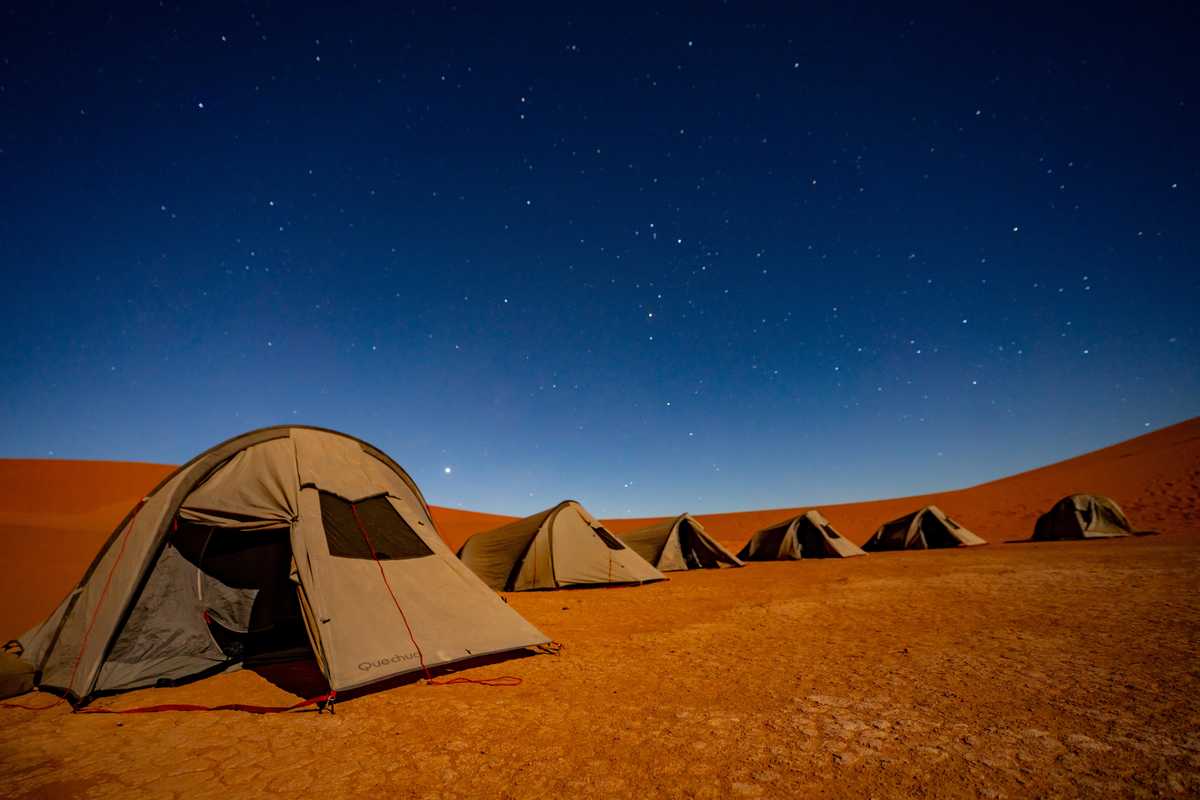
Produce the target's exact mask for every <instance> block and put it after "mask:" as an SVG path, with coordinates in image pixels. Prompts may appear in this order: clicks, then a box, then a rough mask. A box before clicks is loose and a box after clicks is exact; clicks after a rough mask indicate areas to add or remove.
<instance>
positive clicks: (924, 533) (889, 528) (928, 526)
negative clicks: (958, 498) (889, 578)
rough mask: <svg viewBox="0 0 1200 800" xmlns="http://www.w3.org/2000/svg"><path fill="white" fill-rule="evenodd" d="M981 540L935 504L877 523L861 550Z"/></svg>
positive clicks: (972, 543)
mask: <svg viewBox="0 0 1200 800" xmlns="http://www.w3.org/2000/svg"><path fill="white" fill-rule="evenodd" d="M980 544H987V542H986V541H984V540H983V539H981V538H979V537H978V536H976V535H975V534H973V533H971V532H970V531H969V530H967V529H966V528H964V527H963V526H962V525H959V524H958V523H957V522H955V521H954V520H952V519H950V517H948V516H946V514H945V512H943V511H942V510H941V509H940V508H938V507H937V506H925V507H924V508H922V509H920V510H918V511H914V512H913V513H911V514H908V515H906V516H903V517H900V518H899V519H894V520H892V521H891V522H885V523H883V524H882V525H880V526H879V530H877V531H875V534H874V535H873V536H872V537H871V538H870V539H868V540H867V541H866V543H865V544H864V545H863V550H866V551H867V552H872V551H875V550H933V549H935V548H942V547H973V546H975V545H980Z"/></svg>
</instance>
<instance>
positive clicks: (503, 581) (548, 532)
mask: <svg viewBox="0 0 1200 800" xmlns="http://www.w3.org/2000/svg"><path fill="white" fill-rule="evenodd" d="M458 557H459V558H461V559H462V561H463V563H464V564H466V565H467V566H468V567H470V568H471V570H473V571H474V573H475V574H476V575H478V576H479V577H480V578H481V579H482V580H483V582H484V583H486V584H487V585H488V586H490V587H492V588H493V589H495V590H496V591H498V592H500V591H509V592H522V591H527V590H530V589H561V588H564V587H568V586H596V585H601V584H614V583H648V582H650V581H661V580H665V579H666V576H664V575H663V574H662V573H661V572H659V571H658V570H656V569H655V568H654V567H652V566H650V564H649V563H647V562H646V560H645V559H643V558H642V557H641V556H639V555H638V554H637V553H635V552H634V551H633V550H630V549H629V548H628V547H626V546H625V545H624V544H622V543H621V540H620V539H618V538H617V537H615V536H613V535H612V534H611V533H609V531H608V529H607V528H605V527H604V526H603V525H601V524H600V522H599V521H598V520H597V519H596V518H595V517H593V516H592V515H591V514H589V513H588V512H587V511H586V510H585V509H584V507H583V506H581V505H579V503H577V502H575V501H574V500H564V501H562V502H561V503H559V504H558V505H556V506H554V508H548V509H546V510H545V511H540V512H538V513H537V514H534V515H533V516H532V517H526V518H525V519H519V520H517V521H516V522H512V523H509V524H508V525H505V526H503V527H500V528H496V529H495V530H491V531H485V532H483V533H477V534H475V535H474V536H472V537H471V538H470V539H467V541H466V542H465V543H464V544H463V546H462V547H461V548H459V551H458Z"/></svg>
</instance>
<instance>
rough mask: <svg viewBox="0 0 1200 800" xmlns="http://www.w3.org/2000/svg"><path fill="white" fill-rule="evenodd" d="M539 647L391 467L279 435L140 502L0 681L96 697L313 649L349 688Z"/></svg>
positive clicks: (358, 449)
mask: <svg viewBox="0 0 1200 800" xmlns="http://www.w3.org/2000/svg"><path fill="white" fill-rule="evenodd" d="M546 641H548V640H547V637H546V636H545V635H543V634H542V633H541V632H540V631H538V630H537V629H536V628H534V627H533V626H532V625H530V624H529V623H528V622H526V621H525V620H524V619H522V618H521V616H520V615H518V614H517V613H516V612H515V611H513V610H512V609H511V608H509V607H508V605H506V604H505V603H504V602H503V600H502V599H501V598H499V597H497V596H496V595H495V593H493V592H491V591H490V590H489V589H488V588H487V587H486V586H484V585H483V583H482V582H480V581H479V579H478V578H476V577H475V575H474V574H473V573H472V572H471V571H470V570H469V569H467V568H466V567H465V566H463V564H462V563H461V562H459V560H458V559H456V558H455V557H454V555H453V553H451V552H450V550H449V548H448V547H446V545H445V544H444V543H443V542H442V540H441V538H440V537H439V536H438V533H437V530H436V529H435V527H434V523H433V519H432V518H431V517H430V515H429V507H428V506H427V505H426V504H425V499H424V498H423V497H422V496H421V493H420V491H419V490H418V489H417V486H416V484H415V483H414V482H413V480H412V478H410V477H409V476H408V474H407V473H406V472H405V471H404V470H403V469H402V468H401V467H400V466H399V465H398V464H396V462H395V461H393V460H392V459H391V458H389V457H388V456H387V455H385V454H384V453H382V452H381V451H379V450H377V449H375V448H374V447H372V446H370V445H368V444H366V443H364V442H361V441H359V440H357V439H354V438H352V437H350V436H346V435H344V434H340V433H336V432H334V431H327V430H322V429H318V428H307V427H298V426H289V427H276V428H266V429H263V430H258V431H253V432H251V433H247V434H243V435H242V436H238V437H236V438H234V439H230V440H229V441H227V442H225V443H223V444H220V445H217V446H216V447H214V448H212V449H211V450H208V451H207V452H205V453H202V454H201V455H199V456H197V457H196V458H195V459H193V460H192V461H190V462H188V463H187V464H185V465H184V466H182V467H180V468H179V469H177V470H176V471H175V472H174V473H172V474H171V475H170V476H168V477H167V478H166V479H165V480H164V481H163V482H162V483H161V484H159V486H158V487H157V488H155V489H154V491H152V492H151V493H150V494H149V495H147V496H146V497H145V499H143V500H142V501H141V502H139V503H138V504H137V506H136V507H135V508H134V509H133V510H132V511H130V512H129V514H128V515H127V516H126V518H125V519H124V520H123V521H122V522H121V524H120V525H119V526H118V527H117V529H116V530H115V531H114V532H113V534H112V536H111V537H110V538H109V540H108V542H107V543H106V544H105V545H104V547H103V548H102V549H101V551H100V554H99V555H98V556H97V557H96V559H95V560H94V561H93V562H92V565H91V566H90V567H89V568H88V570H87V572H86V573H85V574H84V576H83V578H82V580H80V582H79V584H78V585H77V586H76V587H75V589H74V590H73V591H72V592H71V593H70V594H69V595H68V596H67V598H66V599H65V600H64V601H63V602H62V604H61V605H59V607H58V608H57V609H56V610H55V611H54V613H53V614H51V615H50V617H49V618H48V619H47V620H46V621H45V622H43V623H42V624H41V625H39V626H38V627H36V628H34V629H33V630H31V631H30V632H28V633H26V634H25V635H24V636H23V637H21V639H20V640H19V642H18V643H17V644H16V645H13V646H11V647H9V648H6V649H9V650H12V651H16V652H17V654H18V655H19V658H17V659H7V658H6V659H5V660H4V662H3V666H4V667H5V672H6V673H8V675H9V677H8V678H6V679H5V680H0V685H8V686H9V687H10V691H11V690H12V689H20V688H22V686H23V685H24V684H28V683H34V684H35V685H36V686H38V687H39V688H41V689H48V690H51V691H54V692H57V693H61V694H63V695H65V696H66V697H67V699H68V700H70V701H72V702H75V703H85V702H87V701H88V700H89V699H90V698H91V697H93V696H94V695H96V694H97V693H102V692H103V693H109V692H116V691H122V690H127V689H136V688H139V687H145V686H154V685H159V684H169V683H172V682H175V681H180V680H184V679H189V678H195V677H198V676H202V675H207V674H212V673H215V672H221V671H224V670H227V669H233V668H236V667H238V666H241V665H249V664H253V663H255V662H256V661H258V662H261V661H265V660H269V659H274V658H283V657H295V656H298V655H303V656H307V657H312V656H315V657H316V661H317V664H318V666H319V668H320V670H321V672H322V673H323V675H324V677H325V679H326V680H327V681H328V684H329V687H330V689H332V690H334V691H341V690H346V689H353V688H356V687H360V686H364V685H367V684H370V683H374V682H376V681H380V680H384V679H387V678H391V677H394V676H396V675H401V674H404V673H408V672H414V671H417V670H421V669H423V668H425V667H434V666H437V665H442V664H449V663H452V662H455V661H460V660H464V659H470V658H474V657H477V656H483V655H488V654H493V653H500V652H505V651H511V650H516V649H519V648H523V647H527V646H531V645H537V644H541V643H545V642H546ZM9 655H12V653H9ZM10 661H16V662H17V663H16V664H15V665H14V664H12V663H10ZM21 665H25V667H26V668H32V670H33V671H34V678H33V679H22V678H21V677H20V673H19V669H20V666H21ZM25 688H27V687H25Z"/></svg>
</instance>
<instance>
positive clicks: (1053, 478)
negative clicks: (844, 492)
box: [0, 418, 1200, 638]
mask: <svg viewBox="0 0 1200 800" xmlns="http://www.w3.org/2000/svg"><path fill="white" fill-rule="evenodd" d="M173 469H174V467H172V466H168V465H162V464H141V463H126V462H111V461H62V460H57V461H50V460H15V459H8V460H0V563H3V564H5V565H6V567H7V568H8V569H9V571H10V574H11V575H12V576H13V579H12V580H10V581H7V582H5V584H4V585H2V586H0V636H4V637H6V638H7V637H9V636H15V635H17V634H19V633H21V632H22V631H24V630H25V629H27V628H28V627H29V626H31V625H33V624H36V623H37V622H38V621H39V620H41V619H42V618H43V617H45V615H46V614H48V613H49V612H50V611H51V610H52V609H53V608H54V606H55V604H56V603H57V602H58V601H59V600H60V599H61V598H62V597H63V596H64V595H65V594H66V593H67V592H68V591H69V590H70V588H71V587H72V586H73V585H74V584H75V582H76V581H77V580H78V578H79V576H80V575H82V574H83V571H84V570H85V569H86V568H87V565H88V564H89V563H90V561H91V559H92V557H93V556H94V555H95V553H96V551H97V550H98V548H99V547H100V545H101V544H102V543H103V542H104V540H105V539H106V538H107V536H108V535H109V533H111V531H112V529H113V528H114V527H115V526H116V525H117V523H119V522H120V520H121V518H122V517H124V516H125V514H126V513H127V512H128V511H129V509H130V508H131V507H132V506H133V505H134V503H136V502H137V501H138V499H140V498H141V497H143V496H144V495H145V494H146V493H147V492H149V491H150V490H152V489H153V488H154V487H155V486H156V485H157V484H158V482H159V481H161V480H162V479H163V478H164V477H166V476H167V475H169V474H170V473H171V471H172V470H173ZM1081 491H1090V492H1098V493H1100V494H1107V495H1110V496H1111V497H1113V498H1115V499H1116V500H1117V501H1118V502H1119V503H1120V504H1121V505H1122V506H1123V507H1124V509H1125V511H1126V512H1127V513H1128V514H1129V516H1130V517H1131V519H1132V520H1133V522H1134V523H1135V524H1136V525H1138V526H1139V527H1141V528H1149V529H1156V530H1160V531H1163V532H1165V533H1185V532H1186V533H1190V532H1193V531H1195V530H1196V529H1197V527H1200V526H1198V524H1197V523H1198V522H1200V509H1198V508H1197V500H1196V498H1198V497H1200V418H1197V419H1192V420H1189V421H1187V422H1183V423H1180V424H1178V425H1173V426H1171V427H1169V428H1164V429H1162V430H1159V431H1154V432H1153V433H1149V434H1146V435H1144V436H1139V437H1137V438H1136V439H1131V440H1129V441H1126V442H1122V443H1120V444H1117V445H1114V446H1112V447H1107V448H1104V449H1103V450H1097V451H1095V452H1092V453H1087V454H1086V455H1082V456H1079V457H1076V458H1072V459H1069V460H1066V461H1062V462H1059V463H1057V464H1052V465H1050V466H1046V467H1042V468H1040V469H1035V470H1031V471H1029V472H1023V473H1020V474H1018V475H1013V476H1011V477H1007V478H1002V479H1000V480H996V481H991V482H989V483H985V484H981V485H979V486H975V487H971V488H969V489H960V490H956V491H946V492H936V493H933V494H927V495H919V496H914V497H904V498H893V499H887V500H874V501H869V502H862V503H850V504H839V505H823V504H821V503H820V502H817V501H819V499H820V498H813V502H811V503H808V504H806V505H802V506H795V507H792V508H779V509H770V510H758V511H739V512H733V513H727V514H703V515H700V516H699V519H700V520H701V521H702V522H703V524H704V525H705V526H706V528H707V530H708V531H709V532H710V533H711V534H712V535H713V536H715V537H716V538H717V539H719V540H721V541H722V542H723V543H724V544H726V545H727V546H729V547H732V548H738V547H740V546H741V545H742V544H743V543H744V542H745V540H746V539H747V538H748V537H749V535H750V534H751V533H752V532H754V531H755V530H758V529H759V528H762V527H765V526H766V525H768V524H770V523H772V522H775V521H777V520H780V519H784V518H786V517H788V516H791V515H792V514H795V513H797V512H798V511H800V510H803V509H805V508H812V507H819V508H821V509H822V511H823V512H824V513H825V515H826V516H827V517H828V518H829V519H830V520H831V521H832V522H833V524H834V525H835V526H837V527H838V528H839V529H840V530H841V531H842V533H843V534H845V535H846V536H847V537H849V538H850V539H851V540H853V541H855V542H858V543H862V542H864V541H866V539H867V537H869V536H870V535H871V533H872V532H873V531H874V530H875V528H876V527H877V526H878V525H879V523H881V522H884V521H886V520H889V519H892V518H894V517H897V516H900V515H901V514H904V513H906V512H908V511H911V510H913V509H914V508H916V507H918V506H921V505H925V504H928V503H935V504H937V505H940V506H941V507H942V508H943V509H945V510H946V511H947V512H948V513H949V514H951V515H952V516H954V517H955V518H957V519H959V520H960V521H961V522H962V523H963V524H964V525H966V526H967V527H969V528H970V529H972V530H974V531H975V532H976V533H978V534H979V535H981V536H983V537H984V538H985V539H988V540H989V541H992V542H997V543H998V542H1002V541H1004V540H1006V539H1015V538H1022V537H1025V536H1028V535H1029V533H1030V532H1031V531H1032V530H1033V523H1034V520H1035V519H1036V518H1037V515H1038V514H1039V513H1041V512H1042V511H1044V510H1045V509H1047V508H1049V507H1050V505H1051V504H1052V503H1053V502H1054V501H1055V500H1057V499H1058V498H1060V497H1062V496H1063V495H1065V494H1070V493H1072V492H1081ZM797 493H798V494H802V489H799V490H798V492H797ZM584 503H585V505H586V498H585V499H584ZM535 510H538V509H531V511H535ZM683 510H685V509H679V511H683ZM667 511H670V512H671V513H670V514H669V516H674V515H675V513H678V512H676V511H675V510H673V509H667ZM433 515H434V521H435V522H437V524H438V529H439V531H440V533H441V534H442V537H443V538H444V539H445V540H446V542H447V543H448V544H449V545H450V546H451V547H453V548H455V549H457V548H458V547H459V546H460V545H461V544H462V543H463V542H464V541H466V539H467V538H468V537H469V536H470V535H471V534H473V533H477V532H479V531H483V530H488V529H490V528H494V527H497V526H499V525H503V524H504V523H505V522H508V521H510V520H511V519H513V518H512V517H507V516H501V515H496V514H485V513H480V512H475V511H465V510H460V509H449V508H440V507H436V506H435V507H434V508H433ZM664 516H668V515H664ZM656 519H661V518H645V519H611V520H605V522H606V523H607V524H608V525H609V526H610V527H611V528H612V529H613V530H615V531H617V532H620V531H625V530H632V529H634V528H637V527H641V526H642V525H646V524H649V523H650V522H652V521H655V520H656Z"/></svg>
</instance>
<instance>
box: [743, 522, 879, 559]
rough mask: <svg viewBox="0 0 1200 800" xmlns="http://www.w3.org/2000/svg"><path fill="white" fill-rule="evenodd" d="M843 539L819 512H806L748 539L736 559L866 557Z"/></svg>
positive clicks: (847, 540) (856, 547) (848, 541)
mask: <svg viewBox="0 0 1200 800" xmlns="http://www.w3.org/2000/svg"><path fill="white" fill-rule="evenodd" d="M865 555H866V553H864V552H863V551H862V549H861V548H860V547H859V546H858V545H856V544H854V543H853V542H851V541H850V540H849V539H847V538H845V537H844V536H842V535H841V534H840V533H838V532H837V531H836V530H834V527H833V526H832V525H830V524H829V520H827V519H825V517H823V516H822V515H821V512H819V511H805V512H804V513H803V514H800V515H799V516H795V517H791V518H790V519H785V520H784V521H783V522H779V523H776V524H775V525H772V526H771V527H769V528H763V529H762V530H761V531H759V532H758V533H756V534H754V535H753V536H751V537H750V541H748V542H746V544H745V545H744V546H743V547H742V551H741V552H740V553H738V558H741V559H744V560H746V561H794V560H796V559H800V558H850V557H851V556H865Z"/></svg>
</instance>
